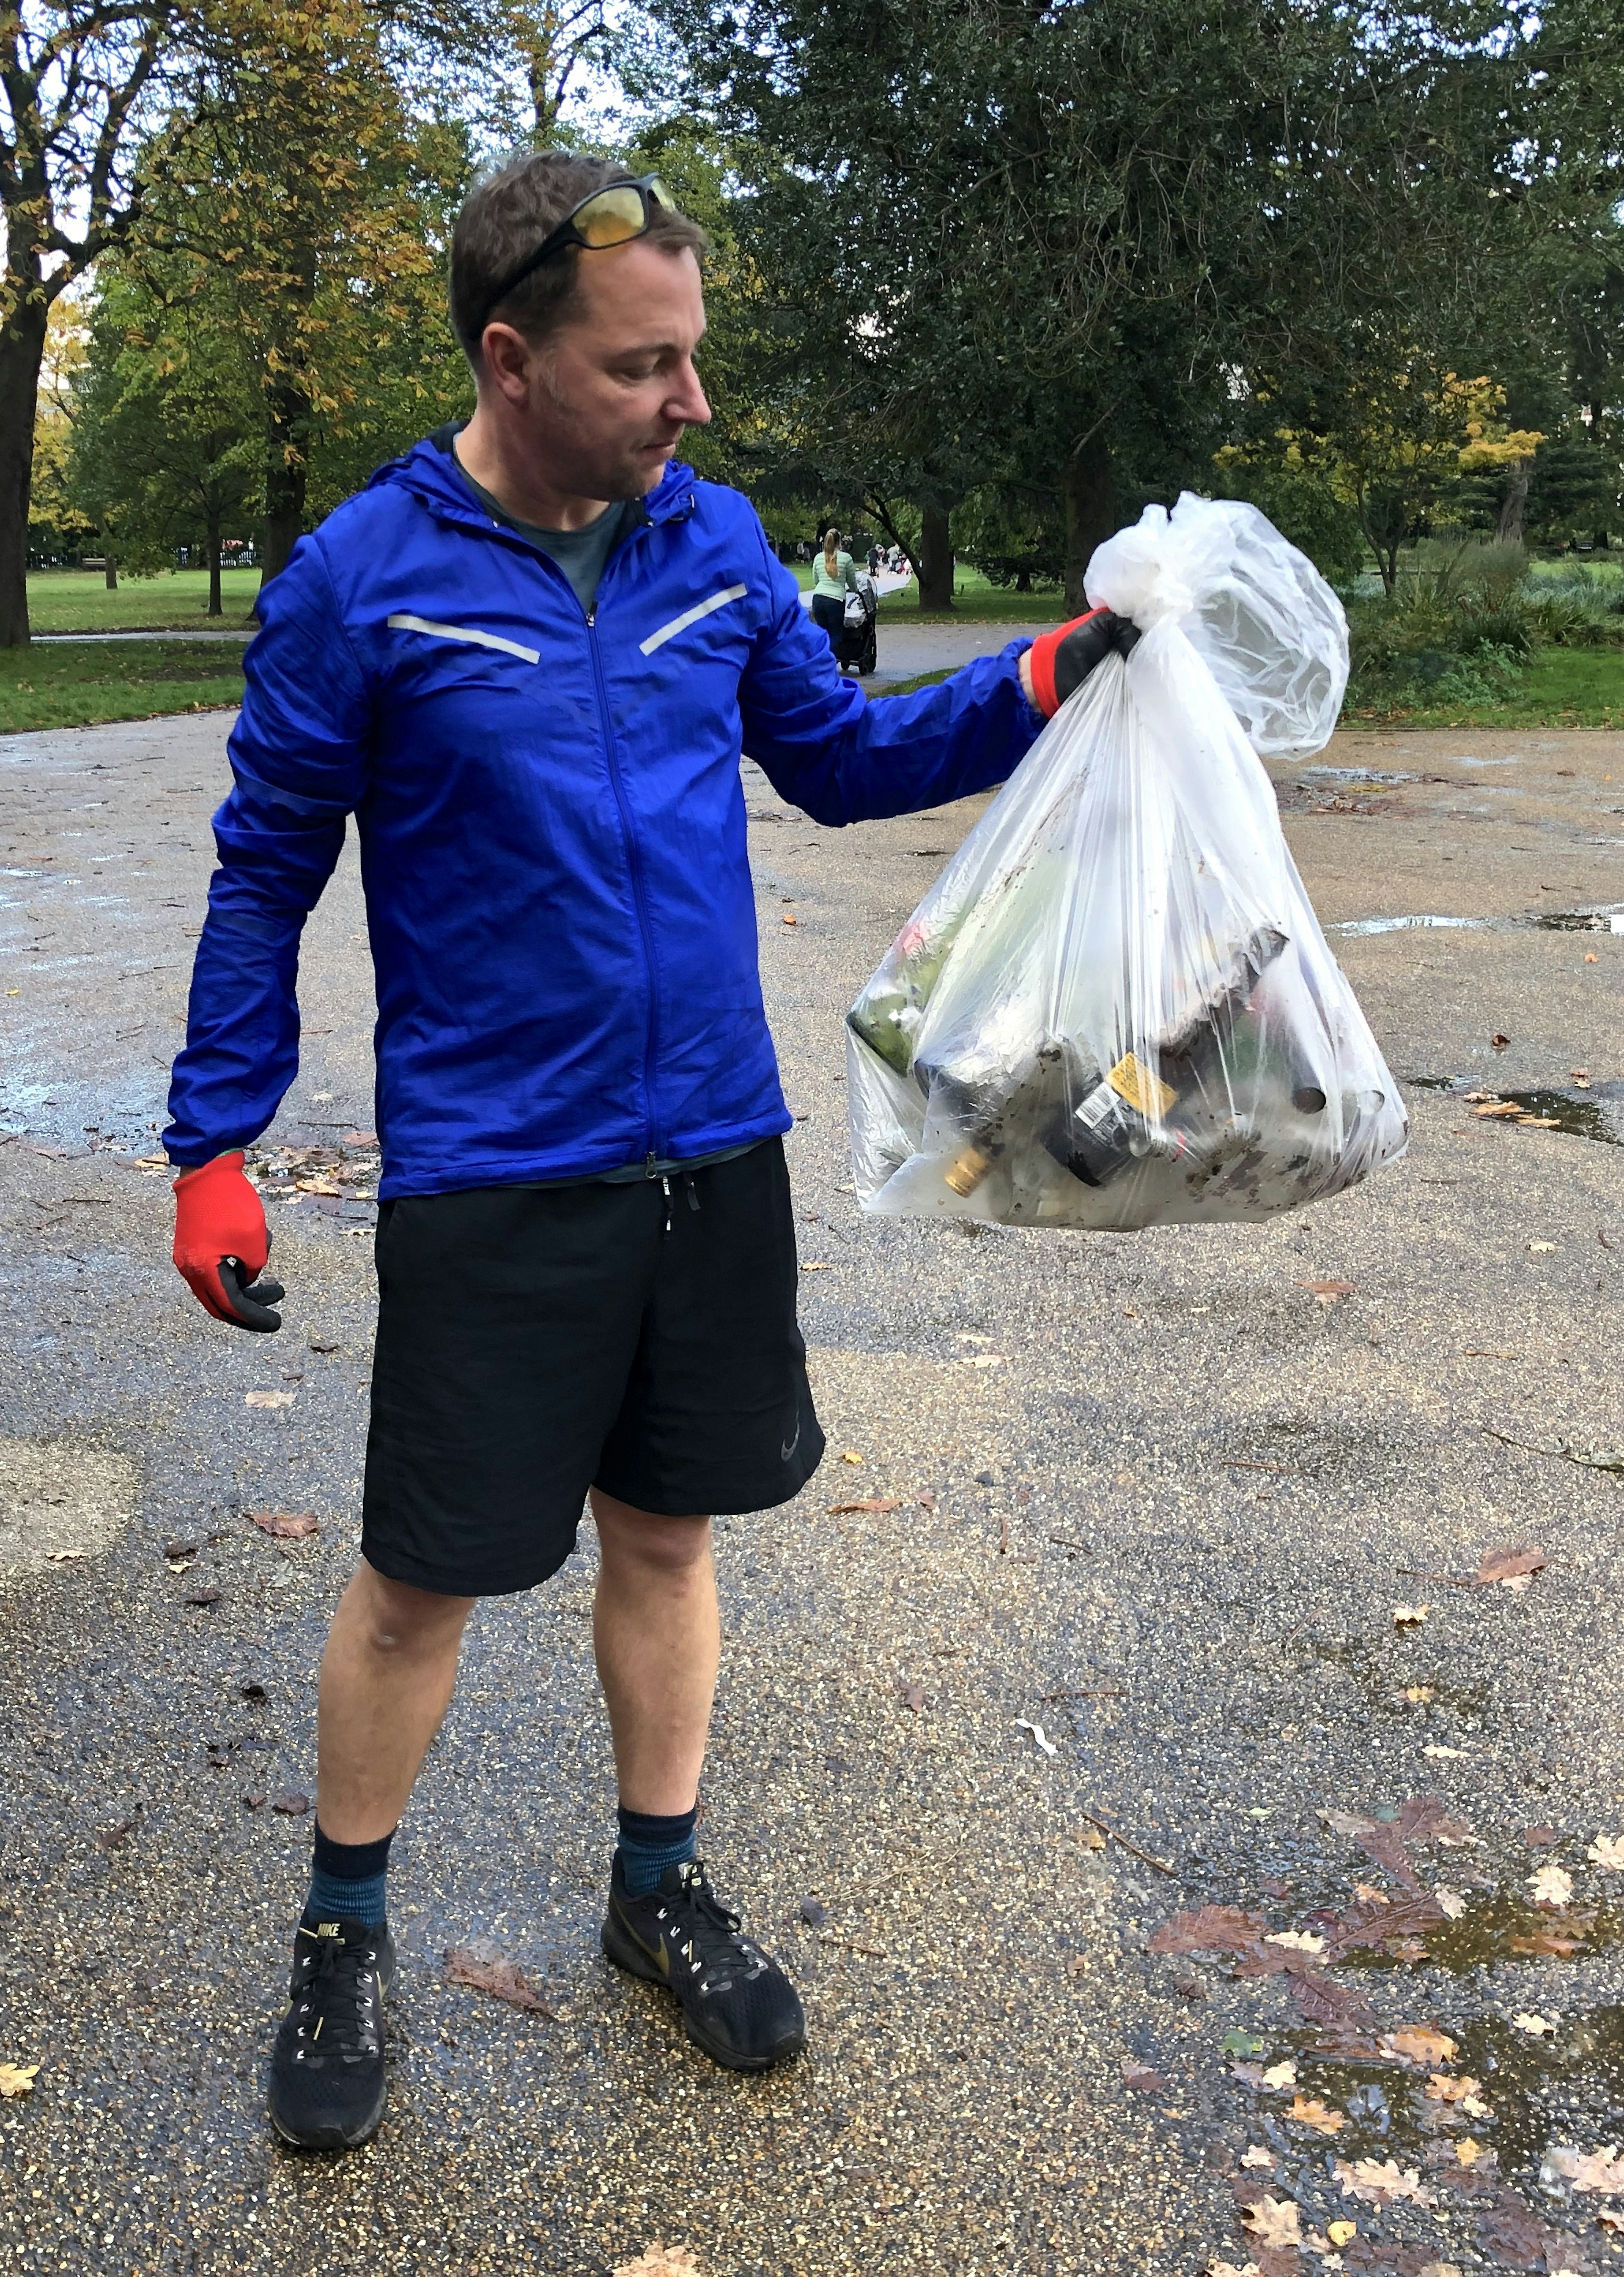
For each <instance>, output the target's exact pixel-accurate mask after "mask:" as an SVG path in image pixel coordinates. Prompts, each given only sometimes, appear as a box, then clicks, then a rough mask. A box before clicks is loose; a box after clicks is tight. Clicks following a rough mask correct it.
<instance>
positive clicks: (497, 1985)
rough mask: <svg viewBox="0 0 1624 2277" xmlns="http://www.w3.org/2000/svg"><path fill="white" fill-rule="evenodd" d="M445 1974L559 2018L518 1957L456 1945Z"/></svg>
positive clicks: (454, 1981) (495, 1996)
mask: <svg viewBox="0 0 1624 2277" xmlns="http://www.w3.org/2000/svg"><path fill="white" fill-rule="evenodd" d="M445 1974H446V1976H447V1977H448V1979H449V1980H450V1982H451V1983H452V1984H467V1985H471V1986H472V1987H473V1989H474V1991H475V1992H489V1994H490V1996H491V1998H492V1999H496V2000H505V2001H506V2002H507V2004H508V2006H509V2007H512V2008H527V2009H528V2010H530V2012H531V2013H532V2014H535V2015H538V2016H546V2017H549V2018H552V2020H553V2021H554V2022H556V2021H557V2019H556V2018H553V2012H552V2010H551V2009H550V2007H548V2006H547V2003H546V2002H545V2000H543V1998H542V1996H541V1994H540V1993H539V1992H538V1991H536V1989H535V1985H534V1984H531V1982H530V1980H529V1978H528V1977H527V1976H526V1975H525V1973H524V1970H523V1969H520V1966H519V1964H518V1962H517V1961H482V1960H481V1959H480V1957H479V1955H478V1953H471V1952H470V1951H469V1950H468V1948H467V1946H452V1949H451V1951H450V1952H449V1953H447V1954H446V1956H445ZM649 2250H651V2251H652V2250H654V2249H653V2248H650V2249H649ZM634 2266H635V2265H634Z"/></svg>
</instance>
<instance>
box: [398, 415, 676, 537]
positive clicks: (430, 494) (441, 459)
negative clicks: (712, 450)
mask: <svg viewBox="0 0 1624 2277" xmlns="http://www.w3.org/2000/svg"><path fill="white" fill-rule="evenodd" d="M459 427H460V423H459V424H458V425H456V426H450V427H441V428H437V429H436V430H435V432H434V433H433V434H432V435H427V436H425V437H424V438H423V440H422V441H421V443H415V444H414V445H413V446H412V448H411V449H410V450H409V451H407V452H406V453H405V454H404V456H402V457H401V458H398V459H391V460H389V461H387V462H386V463H385V464H384V465H383V466H381V467H380V468H378V469H377V470H376V473H375V474H373V475H370V476H368V480H367V484H366V488H367V489H368V490H369V491H372V490H378V489H381V488H389V487H391V486H395V487H398V488H400V489H402V490H407V491H411V492H412V494H413V496H414V498H418V499H421V500H422V502H423V504H424V505H425V506H428V507H429V508H430V510H431V511H432V512H434V513H435V514H439V515H441V516H442V517H443V518H445V519H447V520H450V521H452V522H471V523H472V524H474V527H475V528H477V529H489V526H490V525H489V516H488V515H486V514H483V513H482V511H481V509H480V506H479V502H478V500H477V499H475V498H474V495H473V493H472V492H471V491H470V490H469V489H468V486H467V483H465V482H464V480H463V478H462V476H461V475H460V474H459V472H458V470H457V465H456V462H455V461H454V460H453V459H452V438H453V437H454V436H455V435H456V434H457V433H458V432H459ZM696 480H697V477H696V476H695V475H694V469H693V468H692V467H687V466H684V465H683V463H682V461H680V460H679V459H672V461H671V462H670V463H669V465H668V466H667V467H666V468H665V471H664V474H663V475H662V476H660V479H659V481H658V482H657V483H656V484H655V487H654V488H653V490H651V491H649V492H648V493H647V495H646V496H645V497H644V499H643V500H642V509H643V512H644V514H645V515H646V516H647V517H648V519H649V521H650V522H679V521H681V520H683V519H684V518H685V517H686V516H687V515H688V514H692V513H693V512H694V507H695V506H696V505H697V503H698V501H697V499H695V497H694V483H695V481H696Z"/></svg>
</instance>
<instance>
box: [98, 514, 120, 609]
mask: <svg viewBox="0 0 1624 2277" xmlns="http://www.w3.org/2000/svg"><path fill="white" fill-rule="evenodd" d="M102 577H103V579H104V580H105V582H106V585H107V590H108V591H109V592H110V593H116V592H117V591H118V562H117V561H116V560H114V559H113V549H112V545H111V542H110V539H109V537H108V534H107V524H106V523H105V522H103V523H102Z"/></svg>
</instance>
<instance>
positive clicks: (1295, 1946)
mask: <svg viewBox="0 0 1624 2277" xmlns="http://www.w3.org/2000/svg"><path fill="white" fill-rule="evenodd" d="M1264 1944H1265V1945H1282V1946H1285V1947H1286V1950H1287V1952H1289V1953H1324V1949H1325V1940H1324V1938H1323V1937H1315V1936H1313V1935H1312V1934H1311V1933H1310V1932H1309V1930H1301V1929H1282V1930H1271V1931H1270V1932H1269V1934H1268V1935H1267V1936H1266V1937H1265V1938H1264Z"/></svg>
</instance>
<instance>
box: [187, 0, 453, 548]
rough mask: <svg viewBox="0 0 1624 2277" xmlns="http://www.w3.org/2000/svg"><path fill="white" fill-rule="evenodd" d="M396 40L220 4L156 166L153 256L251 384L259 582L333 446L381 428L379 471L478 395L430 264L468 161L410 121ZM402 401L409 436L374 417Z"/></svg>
mask: <svg viewBox="0 0 1624 2277" xmlns="http://www.w3.org/2000/svg"><path fill="white" fill-rule="evenodd" d="M388 29H389V19H388V17H387V14H386V12H385V11H381V10H379V9H377V8H376V7H372V6H368V5H367V4H364V0H221V4H220V5H219V6H218V9H217V12H216V13H213V14H211V15H209V17H208V18H207V19H204V21H203V22H202V23H201V27H200V30H199V34H198V42H197V57H198V60H197V62H196V65H195V67H194V72H193V74H192V77H191V80H190V81H189V84H188V87H187V89H186V95H187V101H186V108H185V110H184V111H183V112H181V113H178V115H177V117H176V118H175V119H174V120H173V121H172V122H171V126H169V128H168V129H167V130H166V132H165V133H164V135H163V137H162V138H160V139H159V140H158V141H157V142H156V143H155V145H154V147H153V148H152V149H151V150H150V151H149V153H148V156H147V160H146V164H147V167H148V174H149V178H150V182H151V187H150V189H149V191H148V200H147V214H146V220H145V225H144V232H143V234H144V238H145V240H146V242H147V243H148V245H149V246H150V247H151V248H152V251H153V254H154V255H155V256H156V257H157V258H159V259H161V260H163V261H164V262H171V263H192V264H193V265H194V267H195V269H196V270H197V271H198V272H199V273H200V274H205V273H206V274H207V275H208V276H209V278H210V280H211V282H210V292H211V295H213V305H215V306H216V307H217V308H220V309H221V310H222V313H223V316H224V323H225V325H226V328H227V330H228V331H229V332H230V334H231V337H232V338H234V339H235V341H236V342H237V344H238V347H239V350H240V352H241V353H242V354H243V355H244V356H245V357H246V358H247V365H248V369H249V370H250V372H251V374H252V377H253V384H254V389H255V392H256V394H257V399H258V403H259V407H260V417H261V425H262V435H263V446H262V461H261V470H260V483H261V491H262V507H261V512H262V524H263V529H264V544H263V555H262V560H263V577H264V579H265V580H266V581H269V579H270V578H272V577H274V576H276V575H277V574H278V572H279V571H280V570H281V568H282V567H283V566H284V565H285V562H286V560H287V557H288V555H289V553H290V552H292V547H293V545H294V544H295V542H296V541H297V539H298V537H300V533H301V531H302V530H303V529H304V527H305V523H306V519H307V509H308V506H309V504H310V492H311V484H312V479H313V472H314V469H315V465H316V460H317V454H318V452H319V451H320V450H321V448H322V446H323V444H324V443H330V442H331V441H332V440H333V439H334V438H345V437H348V438H352V439H353V438H354V436H355V435H356V434H357V433H358V432H359V433H365V434H367V435H368V436H369V437H370V438H372V439H373V440H374V441H375V442H376V440H377V439H378V438H379V433H380V430H381V429H382V430H385V432H386V434H387V439H386V440H385V442H384V446H383V450H381V451H378V452H377V453H376V455H377V456H382V455H386V454H387V451H388V449H389V448H390V447H391V446H392V447H397V448H398V446H399V444H400V443H401V442H402V441H405V440H409V439H411V437H412V435H413V434H414V433H420V432H421V430H422V428H423V427H424V426H428V425H432V424H434V423H436V420H437V419H438V418H440V417H444V415H446V413H447V411H448V409H450V408H451V407H453V406H460V404H461V402H462V400H463V399H464V397H465V395H466V392H467V377H466V371H465V369H464V367H463V366H462V363H461V360H460V357H459V354H458V353H457V350H456V347H455V345H454V342H453V340H452V334H451V330H450V326H449V323H448V321H447V318H446V316H445V310H444V286H443V281H442V270H441V262H440V258H439V252H440V243H441V242H442V241H443V238H444V231H445V226H446V223H447V217H448V214H449V210H450V208H451V204H452V201H453V200H454V196H455V194H456V190H457V189H458V188H459V187H460V184H461V181H462V180H463V179H464V178H465V177H466V171H467V151H466V148H465V147H464V144H463V141H462V139H461V137H460V136H459V134H458V133H455V132H453V131H452V130H450V129H444V128H436V127H435V126H422V125H421V124H419V123H417V122H414V120H413V119H412V118H411V117H410V115H409V112H408V110H407V109H406V103H405V101H404V98H403V96H402V94H401V90H400V88H399V86H398V83H397V80H396V79H395V78H394V77H393V76H392V75H391V68H390V64H391V57H390V54H389V50H388V45H387V40H386V36H385V35H386V33H387V31H388ZM403 398H404V399H405V400H406V404H407V405H408V406H409V407H410V413H411V416H410V419H409V422H408V423H406V431H405V432H404V433H402V432H401V431H400V423H399V422H398V419H397V420H394V421H391V420H390V419H388V418H386V417H382V416H381V413H383V412H384V411H385V410H386V409H393V410H395V411H397V412H398V410H399V408H400V407H401V402H402V399H403ZM391 428H392V429H393V431H392V432H388V431H387V430H390V429H391ZM370 463H376V458H375V459H374V460H373V461H368V464H370ZM363 471H364V469H363ZM345 487H347V485H345ZM342 494H343V491H342V489H340V491H338V495H340V496H341V495H342Z"/></svg>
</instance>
